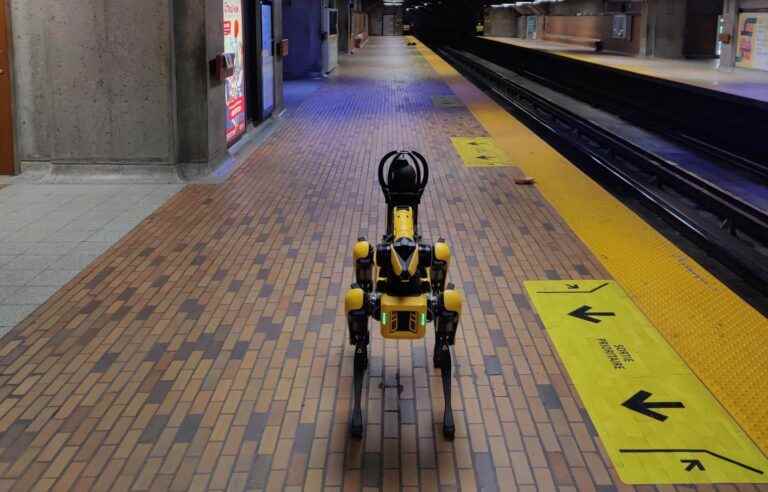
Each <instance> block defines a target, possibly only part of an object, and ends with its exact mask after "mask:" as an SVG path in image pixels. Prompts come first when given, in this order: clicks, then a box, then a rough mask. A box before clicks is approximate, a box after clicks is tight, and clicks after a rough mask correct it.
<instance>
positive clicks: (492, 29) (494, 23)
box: [484, 8, 518, 37]
mask: <svg viewBox="0 0 768 492" xmlns="http://www.w3.org/2000/svg"><path fill="white" fill-rule="evenodd" d="M517 17H518V16H517V13H516V12H515V10H514V9H512V8H489V9H487V10H486V13H485V22H484V24H485V35H486V36H498V37H515V36H517Z"/></svg>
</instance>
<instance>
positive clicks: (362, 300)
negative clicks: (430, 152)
mask: <svg viewBox="0 0 768 492" xmlns="http://www.w3.org/2000/svg"><path fill="white" fill-rule="evenodd" d="M378 177H379V184H380V185H381V190H382V192H383V193H384V198H385V199H386V203H387V233H386V234H385V235H384V237H383V238H382V242H381V243H380V244H378V245H377V246H375V247H374V246H373V245H372V244H371V243H369V242H368V241H366V240H365V238H360V239H359V240H358V242H357V244H355V247H354V251H353V257H354V262H355V283H354V284H352V288H351V289H350V290H349V292H348V293H347V295H346V299H345V304H346V310H347V322H348V324H349V341H350V343H351V344H352V345H353V346H354V347H355V361H354V390H355V402H354V410H353V412H352V421H351V425H350V431H351V433H352V435H353V436H355V437H361V436H362V434H363V414H362V410H361V408H360V402H361V398H362V393H363V379H364V375H365V370H366V369H367V368H368V343H369V341H370V333H369V331H368V318H369V317H371V318H373V319H374V320H376V321H378V322H379V323H380V327H381V336H383V337H384V338H390V339H396V340H416V339H420V338H423V337H424V336H425V335H426V328H427V323H429V322H431V321H434V322H435V350H434V358H433V359H434V365H435V368H440V369H441V371H442V380H443V396H444V398H445V414H444V417H443V434H444V435H445V437H446V438H448V439H453V436H454V433H455V429H456V428H455V426H454V422H453V412H452V409H451V351H450V346H451V345H453V344H454V343H455V340H456V330H457V328H458V324H459V316H460V315H461V295H460V294H459V292H458V291H456V290H454V286H453V284H448V285H447V286H446V277H447V274H448V264H449V262H450V258H451V250H450V248H449V247H448V245H447V244H446V242H445V240H444V239H442V238H441V239H438V241H437V243H435V244H434V245H430V244H426V243H424V242H422V238H421V236H420V235H419V231H418V220H417V219H418V211H419V202H420V201H421V196H422V194H423V193H424V189H425V188H426V186H427V183H428V181H429V166H428V165H427V161H426V160H425V159H424V157H423V156H421V155H420V154H419V153H417V152H404V151H403V152H398V151H395V152H390V153H389V154H387V155H386V156H384V158H383V159H382V160H381V162H380V163H379V171H378ZM374 279H375V281H374Z"/></svg>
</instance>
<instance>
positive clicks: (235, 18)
mask: <svg viewBox="0 0 768 492" xmlns="http://www.w3.org/2000/svg"><path fill="white" fill-rule="evenodd" d="M224 51H225V52H226V53H233V54H234V55H235V73H234V74H233V75H232V76H230V77H228V78H227V80H226V81H225V82H224V92H225V95H226V98H227V115H226V134H227V145H231V144H233V143H234V142H235V141H237V139H239V138H240V137H241V136H242V135H243V134H244V133H245V128H246V118H245V97H246V95H245V69H244V64H243V57H244V55H245V51H244V47H243V5H242V0H224Z"/></svg>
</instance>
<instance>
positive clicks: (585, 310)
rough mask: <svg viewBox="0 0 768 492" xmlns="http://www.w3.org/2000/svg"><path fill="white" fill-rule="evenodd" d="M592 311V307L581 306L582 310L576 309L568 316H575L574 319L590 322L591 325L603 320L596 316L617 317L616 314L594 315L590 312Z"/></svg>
mask: <svg viewBox="0 0 768 492" xmlns="http://www.w3.org/2000/svg"><path fill="white" fill-rule="evenodd" d="M590 309H592V306H581V307H580V308H578V309H574V310H573V311H571V312H570V313H568V316H573V317H574V318H578V319H580V320H584V321H589V322H590V323H600V321H601V320H599V319H598V318H595V316H600V317H605V316H616V313H593V312H590V311H589V310H590Z"/></svg>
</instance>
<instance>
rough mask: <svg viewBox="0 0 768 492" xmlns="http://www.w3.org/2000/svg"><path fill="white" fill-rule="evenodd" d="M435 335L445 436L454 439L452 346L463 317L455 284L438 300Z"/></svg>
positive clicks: (435, 359) (436, 361) (435, 356)
mask: <svg viewBox="0 0 768 492" xmlns="http://www.w3.org/2000/svg"><path fill="white" fill-rule="evenodd" d="M436 311H437V312H436V319H435V324H436V333H435V354H434V362H435V367H439V368H440V370H441V372H442V380H443V398H444V399H445V413H444V414H443V435H444V436H445V437H446V438H447V439H453V437H454V435H455V433H456V426H455V424H454V421H453V407H452V404H451V382H452V371H453V364H452V361H451V346H452V345H454V344H455V343H456V330H457V329H458V326H459V317H460V316H461V296H460V294H459V293H458V292H457V291H456V290H454V286H453V284H448V289H447V290H446V291H445V292H443V293H442V294H441V295H440V296H439V297H438V300H437V310H436Z"/></svg>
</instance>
